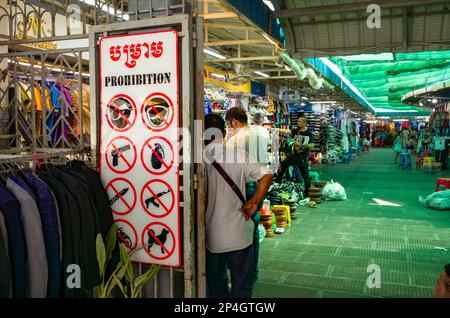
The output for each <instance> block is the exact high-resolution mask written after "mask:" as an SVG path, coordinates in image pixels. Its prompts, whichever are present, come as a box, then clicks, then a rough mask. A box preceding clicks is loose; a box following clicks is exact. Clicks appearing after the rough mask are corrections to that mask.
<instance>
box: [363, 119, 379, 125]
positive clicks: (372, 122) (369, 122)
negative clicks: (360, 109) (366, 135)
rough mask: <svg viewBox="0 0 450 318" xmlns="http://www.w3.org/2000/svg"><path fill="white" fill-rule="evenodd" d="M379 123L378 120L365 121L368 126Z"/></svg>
mask: <svg viewBox="0 0 450 318" xmlns="http://www.w3.org/2000/svg"><path fill="white" fill-rule="evenodd" d="M377 122H378V121H377V120H366V121H365V123H367V124H375V123H377Z"/></svg>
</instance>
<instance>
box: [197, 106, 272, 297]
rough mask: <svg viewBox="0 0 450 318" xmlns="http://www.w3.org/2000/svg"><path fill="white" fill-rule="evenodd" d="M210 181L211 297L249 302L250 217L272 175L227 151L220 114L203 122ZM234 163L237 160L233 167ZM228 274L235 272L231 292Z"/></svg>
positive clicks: (235, 151) (239, 153)
mask: <svg viewBox="0 0 450 318" xmlns="http://www.w3.org/2000/svg"><path fill="white" fill-rule="evenodd" d="M205 129H206V134H205V135H206V136H207V137H206V138H207V139H208V140H210V142H207V146H206V149H205V160H206V175H207V184H208V192H207V198H208V202H207V208H206V248H207V251H206V281H207V290H208V296H209V297H214V298H218V297H220V298H222V297H241V298H249V297H251V295H252V288H253V272H254V265H253V262H254V258H253V246H252V245H253V234H254V228H255V223H254V222H253V221H252V220H251V217H252V216H253V214H254V213H255V212H256V209H257V207H258V204H259V202H261V201H262V200H263V198H264V197H265V196H266V194H267V190H268V189H269V186H270V182H271V181H272V173H271V171H270V170H269V169H268V168H267V167H265V166H264V165H262V164H259V163H250V162H249V159H248V154H247V153H245V152H243V151H241V150H238V149H233V148H229V147H226V146H225V145H224V143H223V138H224V137H225V135H226V133H225V121H224V120H223V118H222V117H220V116H219V115H217V114H210V115H208V116H206V118H205ZM230 158H234V159H235V160H234V161H232V162H230V160H229V159H230ZM248 179H254V180H257V182H258V186H257V188H256V191H255V194H254V195H253V196H252V197H251V198H247V200H245V198H244V197H243V195H242V193H244V191H245V183H246V180H248ZM227 268H228V269H229V270H230V272H231V291H230V290H229V288H228V276H227Z"/></svg>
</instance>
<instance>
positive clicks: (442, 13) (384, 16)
mask: <svg viewBox="0 0 450 318" xmlns="http://www.w3.org/2000/svg"><path fill="white" fill-rule="evenodd" d="M445 14H450V11H445V10H439V11H431V12H427V13H425V12H424V13H414V12H413V13H408V17H411V18H415V17H428V16H434V15H445ZM396 18H403V14H393V15H383V19H396ZM442 20H443V19H442ZM365 21H367V18H366V17H361V18H349V19H345V18H344V19H330V20H324V21H308V22H293V23H292V26H294V27H296V26H305V25H320V24H330V23H347V22H365Z"/></svg>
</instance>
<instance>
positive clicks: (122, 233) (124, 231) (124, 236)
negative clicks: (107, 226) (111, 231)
mask: <svg viewBox="0 0 450 318" xmlns="http://www.w3.org/2000/svg"><path fill="white" fill-rule="evenodd" d="M114 223H115V224H116V234H117V238H118V239H119V241H120V243H123V244H124V245H125V246H126V247H127V248H128V250H130V251H133V250H135V249H136V247H137V243H138V235H137V232H136V229H135V228H134V226H133V225H132V224H131V223H130V222H128V221H126V220H123V219H117V220H115V221H114ZM131 233H132V234H133V235H132V237H130V234H131Z"/></svg>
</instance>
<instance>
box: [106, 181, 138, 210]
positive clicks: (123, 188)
mask: <svg viewBox="0 0 450 318" xmlns="http://www.w3.org/2000/svg"><path fill="white" fill-rule="evenodd" d="M105 189H106V192H107V193H108V197H109V199H110V204H111V210H112V212H113V213H115V214H119V215H125V214H128V213H130V212H131V211H133V209H134V207H135V206H136V189H135V188H134V186H133V184H132V183H131V182H130V181H128V180H127V179H124V178H115V179H113V180H111V181H110V182H109V183H108V184H107V185H106V187H105ZM130 197H132V198H133V200H129V199H128V200H127V198H130ZM129 201H131V204H130V202H129ZM117 207H125V208H126V210H125V211H117Z"/></svg>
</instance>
